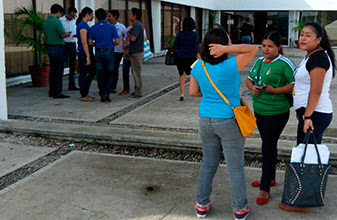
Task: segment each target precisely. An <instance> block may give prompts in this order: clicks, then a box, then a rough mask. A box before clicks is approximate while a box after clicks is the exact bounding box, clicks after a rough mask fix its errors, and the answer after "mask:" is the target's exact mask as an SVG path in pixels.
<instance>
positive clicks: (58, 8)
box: [50, 4, 64, 14]
mask: <svg viewBox="0 0 337 220" xmlns="http://www.w3.org/2000/svg"><path fill="white" fill-rule="evenodd" d="M57 12H61V13H62V14H63V13H64V8H63V7H62V6H61V5H59V4H53V5H52V6H51V7H50V13H52V14H56V13H57Z"/></svg>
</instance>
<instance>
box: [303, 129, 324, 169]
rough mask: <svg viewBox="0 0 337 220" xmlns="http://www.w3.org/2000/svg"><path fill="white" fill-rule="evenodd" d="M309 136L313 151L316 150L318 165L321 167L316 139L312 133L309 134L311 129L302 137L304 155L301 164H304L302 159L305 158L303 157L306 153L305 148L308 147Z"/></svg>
mask: <svg viewBox="0 0 337 220" xmlns="http://www.w3.org/2000/svg"><path fill="white" fill-rule="evenodd" d="M310 135H312V136H313V140H314V146H315V150H316V153H317V159H318V164H319V165H322V162H321V156H320V154H319V151H318V147H317V142H316V137H315V134H314V133H311V129H310V128H309V129H308V130H307V133H306V134H305V137H304V140H303V142H304V143H305V146H304V153H303V155H302V159H301V163H302V164H303V163H304V158H305V155H306V153H307V147H308V143H309V139H310Z"/></svg>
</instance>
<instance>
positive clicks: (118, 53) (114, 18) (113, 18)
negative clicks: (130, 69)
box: [107, 10, 126, 93]
mask: <svg viewBox="0 0 337 220" xmlns="http://www.w3.org/2000/svg"><path fill="white" fill-rule="evenodd" d="M118 18H119V12H118V10H109V12H108V16H107V20H108V22H109V23H111V24H113V25H115V27H116V29H117V32H118V35H119V39H124V36H125V34H126V27H125V25H124V24H121V23H119V22H118ZM123 55H124V49H123V41H122V40H120V41H119V45H116V46H115V64H116V65H115V70H114V79H115V80H114V82H113V84H112V90H111V92H112V93H116V88H117V83H118V70H119V64H120V63H121V60H122V58H123Z"/></svg>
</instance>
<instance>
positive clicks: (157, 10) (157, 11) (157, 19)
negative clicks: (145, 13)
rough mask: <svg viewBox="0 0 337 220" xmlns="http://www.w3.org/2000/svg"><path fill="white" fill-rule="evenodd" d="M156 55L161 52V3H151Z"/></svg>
mask: <svg viewBox="0 0 337 220" xmlns="http://www.w3.org/2000/svg"><path fill="white" fill-rule="evenodd" d="M151 8H152V28H153V44H154V45H153V48H154V53H159V52H160V51H161V3H160V1H151Z"/></svg>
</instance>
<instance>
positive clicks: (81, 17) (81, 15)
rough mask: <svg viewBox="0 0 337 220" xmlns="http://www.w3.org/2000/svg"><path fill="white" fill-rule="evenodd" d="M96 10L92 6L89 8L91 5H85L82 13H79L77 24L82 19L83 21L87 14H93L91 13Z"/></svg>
mask: <svg viewBox="0 0 337 220" xmlns="http://www.w3.org/2000/svg"><path fill="white" fill-rule="evenodd" d="M93 12H94V11H93V10H92V9H91V8H89V7H84V8H83V9H82V11H81V13H80V14H79V15H78V18H77V20H76V25H78V24H79V23H80V22H81V21H82V19H83V18H84V17H85V16H86V15H87V14H91V13H93Z"/></svg>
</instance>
